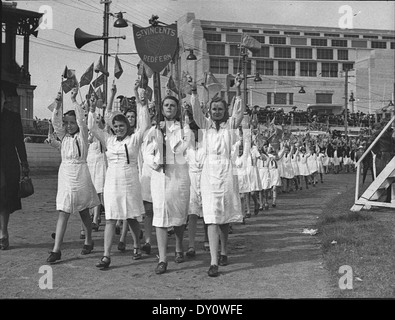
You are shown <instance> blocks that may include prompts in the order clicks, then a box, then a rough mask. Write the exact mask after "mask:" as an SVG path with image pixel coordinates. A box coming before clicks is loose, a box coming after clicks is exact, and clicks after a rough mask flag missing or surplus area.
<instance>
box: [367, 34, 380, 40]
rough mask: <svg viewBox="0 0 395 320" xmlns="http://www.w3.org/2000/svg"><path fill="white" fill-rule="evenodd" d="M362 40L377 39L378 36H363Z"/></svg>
mask: <svg viewBox="0 0 395 320" xmlns="http://www.w3.org/2000/svg"><path fill="white" fill-rule="evenodd" d="M363 38H364V39H378V38H379V37H378V36H372V35H364V36H363Z"/></svg>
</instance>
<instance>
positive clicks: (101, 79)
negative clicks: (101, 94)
mask: <svg viewBox="0 0 395 320" xmlns="http://www.w3.org/2000/svg"><path fill="white" fill-rule="evenodd" d="M103 83H104V74H101V75H100V76H98V77H97V78H96V79H95V80H93V81H92V86H93V87H94V88H97V87H99V86H101V85H102V84H103Z"/></svg>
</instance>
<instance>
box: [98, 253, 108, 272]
mask: <svg viewBox="0 0 395 320" xmlns="http://www.w3.org/2000/svg"><path fill="white" fill-rule="evenodd" d="M110 263H111V259H110V258H109V257H107V256H103V257H102V258H101V260H100V262H99V263H98V264H97V265H96V267H97V268H100V269H107V268H108V267H109V266H110Z"/></svg>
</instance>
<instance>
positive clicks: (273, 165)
mask: <svg viewBox="0 0 395 320" xmlns="http://www.w3.org/2000/svg"><path fill="white" fill-rule="evenodd" d="M268 162H269V163H268V168H269V175H270V188H272V187H280V186H281V177H280V172H279V170H278V167H279V166H278V163H277V160H276V156H274V155H271V154H269V159H268Z"/></svg>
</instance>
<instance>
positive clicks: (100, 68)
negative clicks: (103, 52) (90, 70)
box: [95, 56, 110, 77]
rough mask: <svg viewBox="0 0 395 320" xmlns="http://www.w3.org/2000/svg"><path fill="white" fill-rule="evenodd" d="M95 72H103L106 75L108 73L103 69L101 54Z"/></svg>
mask: <svg viewBox="0 0 395 320" xmlns="http://www.w3.org/2000/svg"><path fill="white" fill-rule="evenodd" d="M95 72H96V73H99V72H101V73H103V74H105V75H106V76H107V77H108V76H109V75H110V74H109V73H108V71H107V70H106V69H104V65H103V63H102V60H101V56H100V58H99V61H98V62H97V64H96V66H95Z"/></svg>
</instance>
